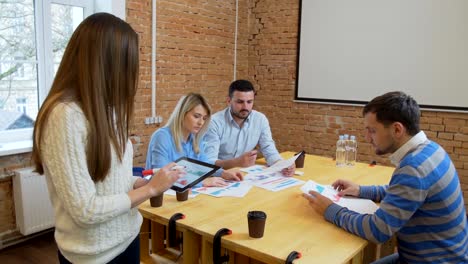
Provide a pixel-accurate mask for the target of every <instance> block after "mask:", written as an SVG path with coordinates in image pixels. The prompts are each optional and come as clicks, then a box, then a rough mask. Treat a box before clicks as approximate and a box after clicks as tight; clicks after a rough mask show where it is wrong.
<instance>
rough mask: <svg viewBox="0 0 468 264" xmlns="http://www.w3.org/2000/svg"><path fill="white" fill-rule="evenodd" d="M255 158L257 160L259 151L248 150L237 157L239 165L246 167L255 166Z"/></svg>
mask: <svg viewBox="0 0 468 264" xmlns="http://www.w3.org/2000/svg"><path fill="white" fill-rule="evenodd" d="M255 160H257V151H256V150H251V151H247V152H245V153H244V154H242V155H240V156H239V157H238V158H237V167H241V168H246V167H250V166H253V165H255Z"/></svg>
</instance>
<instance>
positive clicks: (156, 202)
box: [150, 193, 164, 207]
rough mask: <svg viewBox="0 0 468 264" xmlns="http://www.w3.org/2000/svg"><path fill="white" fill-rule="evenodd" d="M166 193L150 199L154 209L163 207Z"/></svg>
mask: <svg viewBox="0 0 468 264" xmlns="http://www.w3.org/2000/svg"><path fill="white" fill-rule="evenodd" d="M163 198H164V193H161V194H160V195H158V196H154V197H151V198H150V204H151V206H152V207H161V206H162V204H163Z"/></svg>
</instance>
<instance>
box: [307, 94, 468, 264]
mask: <svg viewBox="0 0 468 264" xmlns="http://www.w3.org/2000/svg"><path fill="white" fill-rule="evenodd" d="M363 115H364V124H365V127H366V140H367V141H368V142H370V143H371V144H372V145H373V146H374V148H375V153H376V154H378V155H384V154H389V153H392V155H390V157H389V158H390V160H391V162H392V163H393V164H394V165H395V166H396V169H395V171H394V173H393V175H392V178H391V180H390V183H389V184H388V185H385V186H359V185H357V184H354V183H352V182H349V181H346V180H338V181H336V182H334V183H333V184H332V186H333V187H334V188H335V189H337V190H338V191H339V194H340V195H350V196H356V197H361V198H367V199H371V200H373V201H375V202H380V209H378V210H377V211H376V212H375V213H374V214H359V213H356V212H354V211H351V210H348V209H347V208H344V207H341V206H339V205H337V204H334V203H333V202H332V201H331V200H329V199H328V198H326V197H324V196H322V195H320V194H319V193H317V192H313V191H311V192H310V193H309V195H307V194H304V197H305V198H306V199H308V201H309V204H310V205H311V207H312V208H314V209H315V210H316V211H317V212H318V213H320V214H323V215H324V217H325V219H326V220H328V221H329V222H332V223H334V224H335V225H337V226H339V227H341V228H343V229H345V230H347V231H348V232H351V233H353V234H355V235H358V236H360V237H362V238H365V239H367V240H370V241H373V242H375V243H383V242H385V241H387V240H388V239H390V238H391V237H392V236H393V235H394V234H395V235H396V237H397V241H398V253H397V254H394V255H391V256H389V257H387V258H383V259H380V260H378V261H377V262H376V263H468V227H467V217H466V211H465V205H464V201H463V195H462V191H461V188H460V181H459V179H458V175H457V171H456V170H455V167H454V165H453V163H452V161H451V160H450V157H449V156H448V154H447V153H446V152H445V151H444V149H443V148H442V147H441V146H439V145H438V144H437V143H435V142H432V141H430V140H428V139H427V137H426V135H425V134H424V132H423V131H420V129H419V116H420V112H419V106H418V104H417V103H416V101H415V100H414V99H413V98H412V97H410V96H408V95H406V94H404V93H402V92H390V93H386V94H384V95H381V96H379V97H376V98H374V99H373V100H372V101H371V102H369V104H367V105H366V106H365V107H364V110H363Z"/></svg>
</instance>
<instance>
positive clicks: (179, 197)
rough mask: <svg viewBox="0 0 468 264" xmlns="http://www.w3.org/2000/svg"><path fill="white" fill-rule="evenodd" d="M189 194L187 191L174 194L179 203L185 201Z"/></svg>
mask: <svg viewBox="0 0 468 264" xmlns="http://www.w3.org/2000/svg"><path fill="white" fill-rule="evenodd" d="M189 192H190V191H189V190H185V191H184V192H176V198H177V201H179V202H183V201H187V199H188V195H189Z"/></svg>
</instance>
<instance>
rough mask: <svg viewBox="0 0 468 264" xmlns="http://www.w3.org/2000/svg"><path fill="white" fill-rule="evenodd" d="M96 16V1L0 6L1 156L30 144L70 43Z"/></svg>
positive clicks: (14, 1)
mask: <svg viewBox="0 0 468 264" xmlns="http://www.w3.org/2000/svg"><path fill="white" fill-rule="evenodd" d="M92 12H93V0H36V1H34V0H3V1H0V155H2V154H3V153H2V145H5V144H6V143H7V142H10V143H11V142H16V141H30V140H31V135H32V129H33V126H34V120H35V119H36V116H37V112H38V110H39V106H40V105H41V103H42V102H43V100H44V98H45V96H46V95H47V93H48V91H49V89H50V86H51V84H52V81H53V78H54V75H55V72H56V71H57V68H58V65H59V64H60V61H61V58H62V55H63V52H64V51H65V47H66V46H67V43H68V40H69V39H70V37H71V34H72V33H73V31H74V30H75V29H76V27H77V26H78V25H79V23H80V22H81V21H82V20H83V19H84V18H85V17H86V16H88V15H90V14H91V13H92Z"/></svg>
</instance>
